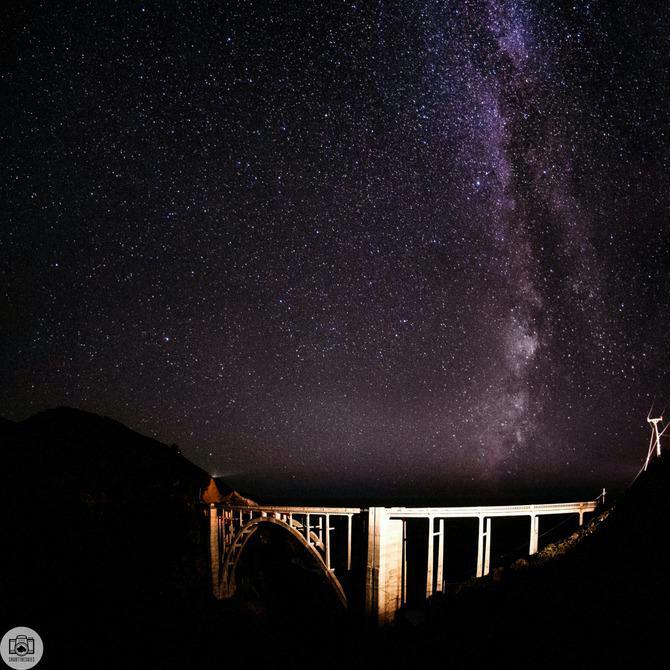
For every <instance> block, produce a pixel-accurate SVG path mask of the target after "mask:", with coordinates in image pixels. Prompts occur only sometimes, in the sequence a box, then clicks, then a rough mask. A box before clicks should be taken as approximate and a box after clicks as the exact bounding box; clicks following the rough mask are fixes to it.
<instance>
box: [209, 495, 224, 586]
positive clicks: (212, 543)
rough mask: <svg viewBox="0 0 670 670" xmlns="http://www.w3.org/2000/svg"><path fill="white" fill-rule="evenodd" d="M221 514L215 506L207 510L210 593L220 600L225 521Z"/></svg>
mask: <svg viewBox="0 0 670 670" xmlns="http://www.w3.org/2000/svg"><path fill="white" fill-rule="evenodd" d="M219 513H221V514H223V511H222V510H221V509H217V507H216V505H213V504H212V505H210V506H209V509H208V514H209V567H210V572H211V576H212V592H213V593H214V597H215V598H220V597H221V595H220V593H219V591H220V584H219V581H220V568H221V564H222V563H223V551H224V550H225V549H224V547H223V537H222V525H223V524H222V522H225V519H223V518H222V517H220V516H219Z"/></svg>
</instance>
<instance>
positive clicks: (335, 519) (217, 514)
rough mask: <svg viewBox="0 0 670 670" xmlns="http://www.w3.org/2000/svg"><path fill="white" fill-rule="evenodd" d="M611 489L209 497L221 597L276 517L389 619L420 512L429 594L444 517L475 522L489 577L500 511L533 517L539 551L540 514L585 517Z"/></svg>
mask: <svg viewBox="0 0 670 670" xmlns="http://www.w3.org/2000/svg"><path fill="white" fill-rule="evenodd" d="M604 494H605V491H604V489H603V493H602V494H601V496H598V498H596V499H595V500H590V501H585V502H571V503H553V504H539V505H495V506H488V507H481V506H480V507H369V508H359V507H299V506H297V507H291V506H281V505H264V506H260V505H256V504H255V503H253V502H252V501H248V500H246V499H243V498H241V497H240V496H237V497H236V498H232V499H231V498H228V499H225V498H224V499H223V500H222V501H221V502H214V503H210V505H209V508H208V514H209V520H210V558H211V575H212V588H213V591H214V595H215V596H216V597H217V598H229V597H231V596H232V595H233V594H234V593H235V589H236V585H237V567H238V564H239V563H240V560H241V558H242V557H243V555H244V552H245V548H246V547H247V544H248V542H249V540H250V539H251V538H252V537H253V536H254V534H255V533H256V532H257V531H258V530H259V529H261V528H263V527H264V526H268V525H273V526H275V527H277V528H280V529H282V530H283V531H284V532H285V533H286V534H287V535H288V536H290V537H292V538H294V540H295V541H296V542H298V543H299V544H300V545H302V547H303V548H304V550H305V551H306V552H308V554H309V555H311V556H312V558H313V559H314V562H315V564H316V565H317V566H318V570H320V571H321V572H322V574H323V576H324V578H325V579H326V580H327V581H328V582H329V583H330V584H331V586H332V588H333V589H334V591H335V594H336V595H337V597H338V598H339V600H340V602H341V603H342V605H344V606H345V607H346V606H348V604H350V603H351V602H352V601H355V600H358V602H360V605H361V606H364V607H365V610H366V612H367V614H368V615H369V616H370V617H371V618H372V619H374V620H376V621H378V622H379V623H388V622H390V621H392V620H393V618H394V616H395V614H396V612H397V611H398V610H399V609H400V608H402V607H403V606H404V605H406V604H407V594H408V579H407V575H408V567H409V562H410V561H411V556H409V555H408V550H407V547H408V541H407V540H408V534H407V529H408V524H409V523H411V522H412V520H413V519H423V520H427V522H428V532H427V533H424V534H423V536H422V537H423V538H425V540H424V541H425V542H427V547H423V553H422V555H423V556H426V557H427V558H426V565H425V567H424V566H421V569H422V572H421V574H422V575H425V581H423V578H422V580H421V581H422V583H423V584H425V588H422V589H421V590H422V591H423V593H422V594H421V595H422V596H423V597H424V598H427V597H430V596H431V595H433V594H434V593H438V592H441V591H443V590H444V588H445V565H446V555H447V551H448V549H449V547H448V544H449V543H448V541H447V539H448V538H447V536H446V533H445V522H448V521H449V520H451V519H471V520H474V521H475V522H476V525H477V552H476V564H475V563H474V561H473V572H474V574H475V576H476V577H483V576H485V575H487V574H488V573H489V571H490V567H491V546H492V542H493V533H492V529H493V523H492V522H493V520H494V519H500V518H509V517H528V519H529V540H528V554H529V555H532V554H534V553H536V552H537V551H538V547H539V537H540V518H541V517H543V516H556V515H577V517H578V520H579V524H580V525H582V524H583V522H584V515H585V514H589V513H593V512H595V511H596V509H597V507H598V505H599V503H600V500H601V499H602V500H604ZM235 495H236V494H235ZM205 500H207V498H206V497H205ZM240 503H243V504H240ZM473 549H474V547H473ZM473 553H474V552H473Z"/></svg>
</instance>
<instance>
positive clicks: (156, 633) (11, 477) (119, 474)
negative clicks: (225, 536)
mask: <svg viewBox="0 0 670 670" xmlns="http://www.w3.org/2000/svg"><path fill="white" fill-rule="evenodd" d="M0 439H1V447H0V458H1V461H0V468H1V471H2V473H3V475H4V481H5V484H4V486H3V487H2V492H1V494H0V495H1V496H2V498H1V500H0V502H1V503H2V515H1V518H2V526H3V530H2V533H3V539H2V547H3V550H2V577H1V578H0V603H1V607H0V627H1V628H2V629H3V632H4V631H5V630H7V629H9V628H11V627H13V626H16V625H26V626H30V627H32V628H34V629H35V630H37V631H38V632H39V633H40V634H41V636H42V638H43V640H44V643H45V650H46V651H45V656H44V659H43V661H42V662H41V663H40V666H38V667H44V668H66V667H67V668H133V667H143V668H190V667H193V668H196V667H212V668H214V667H220V668H226V667H241V668H243V667H246V668H257V667H259V668H260V667H264V668H274V667H277V668H282V667H294V668H303V667H304V668H307V667H319V668H357V667H360V668H375V667H379V668H381V667H393V668H415V667H426V668H443V667H444V668H453V667H456V668H457V667H472V668H478V667H490V668H501V667H518V668H544V667H557V668H575V667H584V668H586V667H588V668H593V667H595V668H601V667H635V668H640V667H664V666H665V665H666V661H665V653H666V651H667V650H666V640H667V629H668V623H667V617H666V615H665V609H666V606H667V603H668V602H669V596H670V567H669V565H670V564H669V557H670V554H669V552H668V549H669V548H670V547H669V546H668V544H669V543H668V537H667V531H666V528H667V519H668V518H670V458H668V457H667V456H664V457H663V458H661V459H658V460H657V461H655V462H654V463H653V464H652V467H651V468H650V470H649V471H648V472H647V473H645V474H644V475H643V476H642V477H640V478H639V479H638V480H637V481H636V482H635V484H634V485H633V486H632V487H631V488H630V489H629V490H628V491H627V492H626V493H625V494H623V495H622V496H621V497H620V499H619V500H618V501H617V502H616V504H615V505H614V507H613V508H611V509H610V510H607V511H606V512H604V513H603V514H602V515H601V516H600V518H599V519H597V520H595V521H593V522H592V523H591V524H589V526H588V527H587V528H585V529H584V531H583V532H581V533H580V534H576V535H573V536H572V537H571V538H569V539H568V540H567V541H566V542H564V543H562V544H557V545H551V546H549V547H547V548H546V549H545V550H544V551H543V552H542V554H541V555H540V556H538V557H537V558H536V559H534V560H532V561H531V562H530V563H526V562H520V563H518V564H516V565H515V566H514V567H510V568H508V569H501V570H497V571H495V572H494V574H492V575H491V576H490V577H489V578H487V579H485V580H480V581H478V582H476V583H475V582H473V583H469V584H465V585H462V586H459V587H454V588H452V589H451V590H450V591H449V592H448V593H447V594H446V595H444V596H440V597H439V598H437V597H436V598H434V599H433V600H432V601H431V602H429V603H428V604H427V605H426V606H425V608H424V609H423V611H422V612H420V613H418V615H417V612H414V613H413V614H412V616H411V617H408V616H401V617H400V618H399V622H398V623H397V624H396V625H395V626H394V627H392V628H390V629H387V630H381V631H378V630H375V629H373V628H371V627H369V626H368V625H367V624H366V623H365V622H364V621H363V620H362V618H361V617H360V616H358V615H356V614H353V615H346V616H345V614H344V613H343V612H341V611H339V610H338V608H337V604H336V602H335V601H334V599H333V598H332V594H331V593H330V592H329V591H328V589H327V588H326V586H325V584H323V583H321V581H320V578H319V576H318V574H317V573H316V572H315V571H314V570H311V569H310V567H311V566H310V565H309V562H308V561H307V560H306V559H305V557H304V556H302V554H301V552H300V551H299V547H294V546H292V545H291V544H290V543H285V542H278V541H277V538H273V537H272V536H271V535H270V533H271V532H273V531H272V530H268V531H266V533H265V534H260V533H259V534H258V536H257V537H256V538H255V539H254V544H253V545H252V546H250V547H249V552H248V556H247V557H246V559H245V562H244V564H243V565H241V566H240V570H241V573H242V574H241V575H240V576H241V587H240V589H239V593H238V596H237V597H236V598H235V599H233V600H232V601H228V602H216V601H214V600H213V598H212V597H211V596H210V593H209V582H208V579H209V577H208V563H207V543H208V528H207V525H206V523H205V522H206V519H205V516H204V513H203V509H202V507H201V505H200V503H199V500H200V496H201V494H202V491H203V490H205V489H206V488H207V486H208V485H209V483H210V479H209V476H208V475H207V474H206V473H205V472H203V471H202V470H200V469H199V468H197V467H196V466H194V465H193V464H191V463H190V462H189V461H187V460H186V459H185V458H183V457H182V456H181V454H180V453H179V451H178V449H177V448H176V447H168V446H166V445H163V444H160V443H158V442H156V441H154V440H151V439H149V438H145V437H142V436H140V435H138V434H137V433H134V432H132V431H130V430H128V429H127V428H125V427H124V426H122V425H121V424H118V423H116V422H114V421H111V420H110V419H106V418H103V417H98V416H95V415H91V414H87V413H83V412H77V411H75V410H69V409H59V410H54V411H51V412H45V413H42V414H39V415H36V416H35V417H32V418H31V419H28V420H27V421H24V422H22V423H18V424H17V423H12V422H2V423H1V424H0ZM410 619H411V620H412V621H414V622H416V621H422V623H420V624H419V625H410V624H409V623H408V621H409V620H410ZM658 654H660V656H657V655H658ZM656 658H658V660H656Z"/></svg>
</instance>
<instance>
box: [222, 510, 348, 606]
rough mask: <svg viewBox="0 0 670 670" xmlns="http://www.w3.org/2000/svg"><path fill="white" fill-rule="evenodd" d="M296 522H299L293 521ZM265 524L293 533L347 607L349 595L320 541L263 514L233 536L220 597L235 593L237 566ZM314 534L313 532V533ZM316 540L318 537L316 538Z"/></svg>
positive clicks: (227, 553)
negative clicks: (326, 558) (324, 556)
mask: <svg viewBox="0 0 670 670" xmlns="http://www.w3.org/2000/svg"><path fill="white" fill-rule="evenodd" d="M293 523H294V524H297V522H295V521H293ZM264 524H272V525H275V526H279V527H280V528H282V529H283V530H285V531H286V532H287V533H289V534H290V535H291V537H293V538H294V539H295V540H297V542H298V543H299V544H300V545H301V546H303V547H304V548H305V550H306V551H307V552H308V553H309V555H310V556H312V557H313V558H314V559H315V560H316V564H317V566H318V567H319V569H320V570H321V572H322V573H323V575H324V577H325V578H326V580H327V581H328V583H330V585H331V586H332V587H333V589H334V591H335V594H336V595H337V597H338V599H339V601H340V602H341V604H342V606H343V607H345V608H346V607H347V596H346V595H345V593H344V589H343V588H342V584H340V581H339V580H338V579H337V577H336V576H335V574H334V572H333V571H332V570H330V569H328V566H327V565H326V563H325V561H324V560H323V557H322V556H321V554H320V553H319V552H318V551H317V548H316V546H315V545H317V544H318V541H315V542H314V544H312V543H311V542H308V541H307V540H306V539H305V537H304V536H303V535H302V533H301V532H300V531H299V530H298V528H296V527H295V526H294V525H290V524H288V523H286V522H285V521H283V520H282V519H278V518H276V517H272V516H261V517H254V518H252V519H250V520H249V521H247V522H246V523H245V524H244V525H242V526H241V527H240V529H239V530H238V531H237V533H236V534H235V536H234V537H233V538H232V541H231V545H230V549H229V550H228V552H226V557H225V559H224V561H223V563H222V564H221V567H220V569H219V591H220V592H219V594H218V597H219V598H230V597H231V596H232V595H234V593H235V590H236V588H237V577H236V572H237V566H238V564H239V562H240V559H241V558H242V555H243V554H244V549H245V547H246V546H247V543H248V542H249V540H250V539H251V538H252V537H253V536H254V535H255V533H256V532H257V531H258V530H259V528H261V527H262V525H264ZM312 535H313V534H312ZM314 539H315V540H316V538H314Z"/></svg>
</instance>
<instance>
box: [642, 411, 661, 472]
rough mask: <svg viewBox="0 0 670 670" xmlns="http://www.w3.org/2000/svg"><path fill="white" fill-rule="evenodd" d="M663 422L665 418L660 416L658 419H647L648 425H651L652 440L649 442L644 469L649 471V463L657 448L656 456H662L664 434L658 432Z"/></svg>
mask: <svg viewBox="0 0 670 670" xmlns="http://www.w3.org/2000/svg"><path fill="white" fill-rule="evenodd" d="M661 421H663V417H662V416H659V417H658V418H656V419H647V423H648V424H650V425H651V440H650V441H649V451H648V452H647V460H646V461H645V463H644V469H645V470H646V469H647V466H648V465H649V461H650V460H651V455H652V454H653V453H654V448H656V456H660V455H661V435H662V434H663V433H664V432H665V431H663V432H662V433H659V432H658V424H659V423H661Z"/></svg>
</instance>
